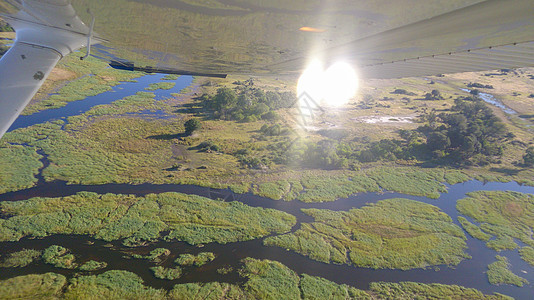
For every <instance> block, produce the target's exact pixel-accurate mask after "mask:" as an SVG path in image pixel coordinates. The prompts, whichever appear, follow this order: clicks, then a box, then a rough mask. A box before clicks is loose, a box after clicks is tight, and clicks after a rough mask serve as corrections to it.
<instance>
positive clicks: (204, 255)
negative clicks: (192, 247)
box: [174, 252, 215, 267]
mask: <svg viewBox="0 0 534 300" xmlns="http://www.w3.org/2000/svg"><path fill="white" fill-rule="evenodd" d="M214 259H215V254H213V253H212V252H200V253H199V254H197V255H193V254H188V253H185V254H180V256H178V258H176V260H175V261H174V262H175V263H176V264H178V265H180V266H195V267H202V266H203V265H205V264H207V263H209V262H210V261H213V260H214Z"/></svg>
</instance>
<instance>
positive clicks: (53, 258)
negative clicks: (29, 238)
mask: <svg viewBox="0 0 534 300" xmlns="http://www.w3.org/2000/svg"><path fill="white" fill-rule="evenodd" d="M69 252H70V251H69V249H66V248H64V247H61V246H58V245H52V246H50V247H48V248H46V249H45V250H44V251H43V255H42V259H43V261H44V262H45V263H47V264H49V265H53V266H54V267H56V268H64V269H74V268H76V267H77V264H76V263H75V262H74V260H75V259H76V258H75V257H74V255H73V254H71V253H69Z"/></svg>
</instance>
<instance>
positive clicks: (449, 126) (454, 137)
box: [357, 90, 508, 165]
mask: <svg viewBox="0 0 534 300" xmlns="http://www.w3.org/2000/svg"><path fill="white" fill-rule="evenodd" d="M427 98H429V99H439V98H441V95H440V93H439V91H437V90H434V91H432V93H429V94H427ZM451 111H452V112H451V113H441V114H439V115H438V114H436V113H435V112H434V111H431V112H428V113H426V114H424V115H422V117H421V120H422V121H424V122H425V125H423V126H420V127H419V128H417V130H401V131H400V132H399V133H400V136H401V138H402V140H395V139H393V140H391V139H382V140H380V141H378V142H373V143H370V145H369V146H366V148H365V149H363V150H361V151H360V152H359V154H357V156H358V157H359V160H360V161H362V162H374V161H378V160H380V159H383V160H397V159H415V158H418V159H420V160H431V159H432V158H434V159H436V160H435V162H440V160H441V162H442V163H444V164H447V165H449V164H451V163H458V164H460V165H462V164H466V165H472V164H475V165H487V164H489V163H490V162H492V159H493V157H500V156H502V154H503V149H504V142H505V140H506V139H505V136H506V134H507V133H508V130H507V129H506V126H505V125H504V123H502V122H501V121H500V119H499V118H498V117H497V116H495V114H494V113H493V112H492V110H491V109H490V108H489V107H487V106H486V105H485V103H484V101H483V100H481V99H479V98H477V97H458V98H457V99H456V100H454V106H452V107H451Z"/></svg>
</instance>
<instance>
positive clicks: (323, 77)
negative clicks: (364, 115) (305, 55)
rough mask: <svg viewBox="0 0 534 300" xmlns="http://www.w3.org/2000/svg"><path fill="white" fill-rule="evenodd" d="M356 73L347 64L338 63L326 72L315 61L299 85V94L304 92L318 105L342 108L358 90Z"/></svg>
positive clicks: (301, 78)
mask: <svg viewBox="0 0 534 300" xmlns="http://www.w3.org/2000/svg"><path fill="white" fill-rule="evenodd" d="M358 86H359V83H358V76H357V75H356V71H355V70H354V69H353V68H352V67H351V66H350V65H349V64H347V63H345V62H337V63H334V64H333V65H331V66H330V67H329V68H328V69H326V71H325V70H324V69H323V66H322V64H321V63H320V62H319V61H317V60H316V61H313V62H312V63H311V64H310V65H309V66H308V68H306V70H305V71H304V72H303V73H302V75H301V76H300V78H299V81H298V83H297V94H298V95H299V96H300V95H302V94H303V93H304V92H305V93H307V94H308V95H309V97H311V98H312V99H313V100H314V101H315V102H316V103H323V104H326V105H331V106H340V105H343V104H345V103H347V102H348V101H349V100H350V99H351V98H352V97H354V95H355V94H356V92H357V90H358Z"/></svg>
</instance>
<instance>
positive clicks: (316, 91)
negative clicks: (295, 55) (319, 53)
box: [297, 60, 324, 104]
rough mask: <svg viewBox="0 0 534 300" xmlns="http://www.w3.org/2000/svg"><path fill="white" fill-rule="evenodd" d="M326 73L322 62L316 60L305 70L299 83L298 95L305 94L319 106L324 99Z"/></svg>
mask: <svg viewBox="0 0 534 300" xmlns="http://www.w3.org/2000/svg"><path fill="white" fill-rule="evenodd" d="M323 85H324V71H323V66H322V64H321V62H319V61H318V60H314V61H313V62H312V63H310V64H309V65H308V68H306V70H304V72H303V73H302V75H301V76H300V78H299V81H298V82H297V95H298V96H299V98H300V96H301V95H303V94H304V93H306V94H308V96H309V97H310V98H311V99H312V100H313V101H315V102H316V103H317V104H318V103H319V102H320V101H321V100H322V99H323V98H324V87H323Z"/></svg>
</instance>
